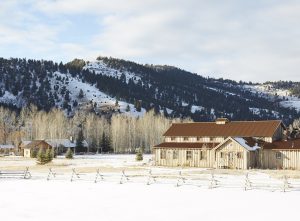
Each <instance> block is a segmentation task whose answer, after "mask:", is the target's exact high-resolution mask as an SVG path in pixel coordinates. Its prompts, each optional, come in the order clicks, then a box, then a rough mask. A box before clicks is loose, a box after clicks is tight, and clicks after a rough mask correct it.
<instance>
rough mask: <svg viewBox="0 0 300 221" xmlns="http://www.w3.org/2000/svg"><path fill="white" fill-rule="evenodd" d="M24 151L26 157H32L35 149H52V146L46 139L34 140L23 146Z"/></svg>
mask: <svg viewBox="0 0 300 221" xmlns="http://www.w3.org/2000/svg"><path fill="white" fill-rule="evenodd" d="M21 148H22V150H23V151H22V152H23V156H24V157H31V155H32V153H33V151H36V152H38V150H39V149H40V148H43V149H45V150H46V149H48V148H50V149H52V146H51V145H50V144H49V143H47V142H46V141H44V140H33V141H31V142H30V143H28V144H27V145H25V146H22V147H21Z"/></svg>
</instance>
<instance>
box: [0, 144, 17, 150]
mask: <svg viewBox="0 0 300 221" xmlns="http://www.w3.org/2000/svg"><path fill="white" fill-rule="evenodd" d="M13 148H15V146H14V145H11V144H0V149H13Z"/></svg>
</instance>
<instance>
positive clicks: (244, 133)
mask: <svg viewBox="0 0 300 221" xmlns="http://www.w3.org/2000/svg"><path fill="white" fill-rule="evenodd" d="M280 125H282V126H283V127H285V126H284V125H283V123H282V122H281V121H280V120H268V121H231V122H227V123H225V124H217V123H215V122H197V123H174V124H172V126H171V127H170V128H169V129H168V130H167V131H166V132H165V133H164V136H208V137H214V136H216V137H217V136H223V137H272V136H273V135H274V133H275V131H276V129H277V128H278V127H279V126H280Z"/></svg>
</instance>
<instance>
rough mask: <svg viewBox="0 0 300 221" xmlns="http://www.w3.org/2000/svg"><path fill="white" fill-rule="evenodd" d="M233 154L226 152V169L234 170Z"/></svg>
mask: <svg viewBox="0 0 300 221" xmlns="http://www.w3.org/2000/svg"><path fill="white" fill-rule="evenodd" d="M233 158H234V152H228V167H229V168H231V169H232V168H234V159H233Z"/></svg>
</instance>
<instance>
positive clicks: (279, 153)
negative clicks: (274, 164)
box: [275, 151, 282, 160]
mask: <svg viewBox="0 0 300 221" xmlns="http://www.w3.org/2000/svg"><path fill="white" fill-rule="evenodd" d="M275 158H276V160H281V158H282V153H281V152H279V151H276V152H275Z"/></svg>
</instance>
